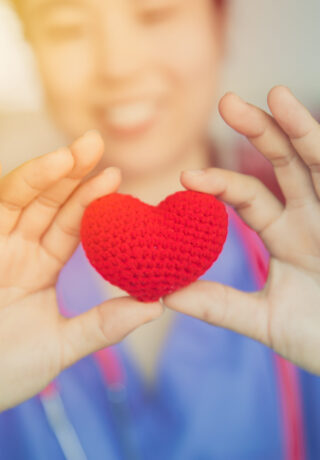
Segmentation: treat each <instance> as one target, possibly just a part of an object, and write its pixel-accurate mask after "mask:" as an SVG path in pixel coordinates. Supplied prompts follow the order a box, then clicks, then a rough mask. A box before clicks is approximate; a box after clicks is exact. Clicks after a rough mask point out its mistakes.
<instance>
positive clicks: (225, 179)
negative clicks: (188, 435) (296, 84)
mask: <svg viewBox="0 0 320 460" xmlns="http://www.w3.org/2000/svg"><path fill="white" fill-rule="evenodd" d="M268 106H269V108H270V111H271V113H272V115H273V116H272V115H269V114H268V113H266V112H265V111H263V110H261V109H260V108H258V107H256V106H254V105H252V104H248V103H245V102H244V101H242V99H240V98H239V96H237V95H236V94H234V93H226V94H225V95H224V96H223V98H222V99H221V100H220V102H219V111H220V114H221V116H222V117H223V119H224V120H225V121H226V123H228V124H229V125H230V126H231V127H232V128H233V129H235V130H236V131H238V132H239V133H241V134H243V135H245V136H246V137H247V138H248V140H249V141H250V142H251V143H252V144H253V145H254V146H255V147H256V148H257V149H258V150H259V151H260V152H261V153H262V154H263V155H264V156H265V157H266V158H267V159H268V160H269V161H270V162H271V163H272V165H273V168H274V171H275V174H276V177H277V180H278V183H279V185H280V187H281V190H282V192H283V195H284V197H285V204H282V203H281V202H279V201H278V200H277V199H276V197H275V196H274V195H273V194H272V193H271V192H270V191H269V190H268V189H267V188H266V187H265V186H264V185H263V184H262V183H261V182H260V181H259V180H257V179H256V178H254V177H251V176H247V175H244V174H239V173H236V172H232V171H226V170H222V169H218V168H217V169H216V168H209V169H207V170H204V173H203V174H200V175H192V174H189V173H188V172H186V171H184V172H183V173H182V176H181V182H182V184H183V185H184V186H185V187H186V188H188V189H192V190H197V191H200V192H205V193H212V194H214V195H215V196H216V197H218V198H220V199H222V200H224V201H225V202H226V203H228V204H230V205H231V206H233V207H234V209H235V210H236V211H237V212H238V214H239V215H240V216H241V217H242V218H243V220H244V221H245V222H246V223H247V224H248V225H249V226H250V227H251V228H252V229H253V230H255V231H256V232H257V233H258V235H259V236H260V237H261V239H262V241H263V242H264V244H265V246H266V248H267V249H268V251H269V254H270V265H269V272H268V278H267V281H266V283H265V285H264V288H263V289H262V290H261V291H257V292H254V293H245V292H242V291H238V290H236V289H233V288H231V287H228V286H225V285H222V284H219V283H214V282H209V281H202V280H199V281H197V282H195V283H193V284H191V285H189V286H188V287H186V288H183V289H181V290H179V291H176V292H175V293H173V294H170V295H168V296H166V297H164V299H163V300H164V303H165V305H166V306H168V307H170V308H172V309H175V310H177V311H180V312H183V313H186V314H189V315H192V316H194V317H197V318H200V319H203V320H205V321H207V322H209V323H212V324H214V325H216V326H221V327H225V328H228V329H231V330H234V331H236V332H238V333H241V334H244V335H246V336H248V337H251V338H253V339H255V340H257V341H260V342H262V343H263V344H265V345H267V346H268V347H270V348H272V349H273V350H275V351H276V352H277V353H278V354H280V355H282V356H283V357H285V358H286V359H288V360H290V361H292V362H293V363H294V364H296V365H298V366H300V367H302V368H304V369H306V370H308V371H309V372H311V373H314V374H317V375H320V353H319V350H320V125H319V124H318V123H317V121H316V120H315V119H314V118H313V117H312V116H311V114H310V113H309V111H308V110H307V109H306V108H305V107H304V106H303V105H302V104H301V102H300V101H298V100H297V99H296V98H295V96H294V95H293V94H292V93H291V91H290V90H289V89H288V88H287V87H285V86H275V87H274V88H272V89H271V91H270V92H269V94H268Z"/></svg>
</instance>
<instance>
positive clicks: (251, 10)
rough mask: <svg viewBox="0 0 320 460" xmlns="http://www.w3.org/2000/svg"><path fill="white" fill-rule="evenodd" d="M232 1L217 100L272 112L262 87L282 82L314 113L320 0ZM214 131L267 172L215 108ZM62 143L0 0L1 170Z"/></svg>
mask: <svg viewBox="0 0 320 460" xmlns="http://www.w3.org/2000/svg"><path fill="white" fill-rule="evenodd" d="M230 1H231V6H230V16H231V17H230V20H231V23H230V28H229V37H228V50H227V57H226V63H225V69H224V76H223V79H222V81H221V86H220V90H219V98H220V97H221V96H222V95H223V94H224V93H225V92H226V91H234V92H236V93H238V94H239V95H240V96H241V97H243V98H244V99H245V100H247V101H249V102H251V103H254V104H257V105H259V106H260V107H262V108H264V109H265V110H267V111H268V112H269V113H270V111H269V109H268V106H267V103H266V96H267V93H268V91H269V90H270V89H271V88H272V87H273V86H275V85H277V84H284V85H286V86H288V87H289V88H290V89H291V90H292V91H293V92H294V94H295V95H296V96H297V97H298V98H299V99H300V100H301V101H302V102H303V103H304V104H305V105H306V106H307V107H308V109H309V110H310V111H311V112H312V113H313V114H314V115H315V116H316V117H317V118H318V117H319V114H320V59H319V54H318V52H317V48H318V46H319V43H320V27H319V24H320V1H319V0H307V1H306V2H302V1H301V0H281V1H279V0H268V1H267V0H265V1H263V2H261V1H260V2H257V1H256V0H230ZM212 132H213V134H214V136H215V138H216V139H217V141H218V143H220V144H221V146H222V147H223V150H224V152H226V156H225V158H226V159H227V161H226V165H227V166H229V167H231V168H234V169H241V170H245V171H246V172H251V173H255V172H256V174H257V175H259V174H264V175H265V176H266V175H267V172H266V171H267V170H266V168H265V163H263V159H262V160H261V158H260V155H257V153H256V152H255V151H254V149H251V148H249V149H248V147H249V145H248V142H247V141H246V139H244V138H243V137H242V136H240V135H238V134H237V133H235V132H234V131H232V130H231V129H230V128H229V127H228V126H227V125H226V124H225V123H224V121H223V120H222V119H221V117H220V115H219V114H218V112H216V113H215V114H213V119H212ZM64 142H65V141H64V139H63V136H62V135H61V133H59V132H57V131H56V129H55V128H54V126H53V125H52V124H51V123H50V120H49V118H48V117H47V116H46V114H45V109H44V106H43V100H42V94H41V89H40V84H39V81H38V76H37V70H36V66H35V63H34V61H33V56H32V52H31V50H30V48H29V46H28V44H27V43H26V42H25V41H24V40H23V36H22V31H21V28H20V24H19V22H18V21H17V18H16V17H15V15H14V13H13V12H12V11H11V9H10V8H9V7H8V4H7V3H6V1H5V0H0V161H1V163H2V166H3V173H7V172H9V171H10V170H11V169H13V168H14V167H16V166H18V165H19V164H21V163H22V162H24V161H26V160H28V159H30V158H31V157H35V156H38V155H41V154H44V153H46V152H48V151H50V150H52V149H54V148H56V147H57V146H60V145H63V143H64ZM235 146H236V149H234V147H235ZM234 151H236V152H237V154H236V155H234V154H233V153H232V152H234ZM244 151H245V153H243V152H244ZM241 152H242V153H241ZM250 152H251V153H250ZM253 159H255V161H253ZM259 171H260V172H259Z"/></svg>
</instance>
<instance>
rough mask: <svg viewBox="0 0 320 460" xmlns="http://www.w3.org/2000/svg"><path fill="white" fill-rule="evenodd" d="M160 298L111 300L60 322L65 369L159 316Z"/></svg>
mask: <svg viewBox="0 0 320 460" xmlns="http://www.w3.org/2000/svg"><path fill="white" fill-rule="evenodd" d="M162 313H163V306H162V305H161V303H160V302H152V303H144V302H138V301H136V300H135V299H133V298H132V297H120V298H117V299H112V300H108V301H107V302H104V303H102V304H100V305H98V306H97V307H94V308H92V309H90V310H88V311H87V312H85V313H82V314H81V315H79V316H76V317H74V318H68V319H67V318H64V320H63V321H62V324H61V326H60V337H61V345H62V353H61V355H62V369H65V368H66V367H68V366H70V365H72V364H73V363H75V362H76V361H78V360H79V359H81V358H83V357H85V356H87V355H89V354H90V353H93V352H95V351H97V350H100V349H101V348H105V347H108V346H110V345H113V344H114V343H117V342H120V341H121V340H123V339H124V337H125V336H126V335H127V334H129V333H130V332H132V331H133V330H134V329H136V328H137V327H138V326H141V325H142V324H145V323H147V322H149V321H153V320H154V319H156V318H159V317H160V316H161V315H162Z"/></svg>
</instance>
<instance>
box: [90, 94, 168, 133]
mask: <svg viewBox="0 0 320 460" xmlns="http://www.w3.org/2000/svg"><path fill="white" fill-rule="evenodd" d="M150 107H152V108H153V109H152V110H151V109H150ZM148 108H149V113H148ZM135 109H136V111H138V112H139V109H140V117H139V115H138V114H136V118H137V121H136V122H135V121H134V118H135V115H134V113H133V114H132V113H131V117H130V111H131V112H132V111H133V112H134V111H135ZM141 110H142V112H143V111H145V113H146V114H145V117H144V116H143V114H142V115H141ZM108 111H110V113H109V114H108ZM112 111H114V113H112ZM121 111H122V112H121ZM128 112H129V114H128ZM121 114H122V118H124V120H122V121H121ZM159 115H160V103H159V102H158V101H157V102H155V100H154V99H148V100H143V99H129V98H127V99H126V100H124V99H122V100H121V103H120V100H118V102H117V103H116V102H115V101H113V102H112V103H109V104H106V105H104V106H100V107H98V108H97V109H96V119H97V123H98V127H99V129H100V130H101V131H103V132H105V133H106V134H107V135H109V136H112V137H114V138H120V139H125V138H132V137H137V136H140V135H143V134H145V133H146V132H147V131H148V130H149V129H151V127H152V126H153V125H154V124H155V122H156V120H157V118H158V117H159ZM132 116H133V120H132ZM130 118H131V120H130ZM119 119H120V120H119ZM117 120H118V122H117Z"/></svg>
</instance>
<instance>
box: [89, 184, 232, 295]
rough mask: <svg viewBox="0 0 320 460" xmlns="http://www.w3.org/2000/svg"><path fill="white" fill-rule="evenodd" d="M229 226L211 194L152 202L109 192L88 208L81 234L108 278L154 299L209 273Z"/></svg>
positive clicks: (98, 268) (181, 194)
mask: <svg viewBox="0 0 320 460" xmlns="http://www.w3.org/2000/svg"><path fill="white" fill-rule="evenodd" d="M227 228H228V215H227V212H226V207H225V205H224V203H223V202H221V201H219V200H218V199H216V198H215V197H214V196H213V195H209V194H206V193H202V192H196V191H192V190H186V191H179V192H176V193H174V194H172V195H170V196H168V197H167V198H165V199H164V200H163V201H161V202H160V203H159V204H158V205H157V206H151V205H149V204H146V203H143V202H142V201H141V200H139V199H138V198H135V197H133V196H131V195H125V194H121V193H111V194H109V195H105V196H103V197H100V198H98V199H96V200H94V201H93V202H91V203H90V205H89V206H88V207H87V208H86V210H85V212H84V214H83V218H82V221H81V227H80V238H81V243H82V246H83V249H84V252H85V254H86V257H87V259H88V261H89V263H90V264H91V265H92V266H93V267H94V268H95V270H96V271H97V272H98V273H99V274H100V275H101V276H102V277H103V278H104V279H105V280H106V281H109V282H110V283H111V284H113V285H115V286H118V287H120V288H121V289H123V290H124V291H126V292H127V293H128V294H130V295H131V296H133V297H134V298H136V299H137V300H139V301H143V302H153V301H157V300H159V298H160V297H162V296H164V295H166V294H169V293H172V292H174V291H176V290H177V289H180V288H182V287H184V286H187V285H188V284H190V283H192V282H193V281H196V280H197V279H198V278H199V277H200V276H201V275H202V274H203V273H205V272H206V271H207V270H208V269H209V268H210V267H211V265H212V264H213V263H214V262H215V261H216V259H217V258H218V256H219V254H220V253H221V251H222V248H223V245H224V242H225V240H226V236H227Z"/></svg>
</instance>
